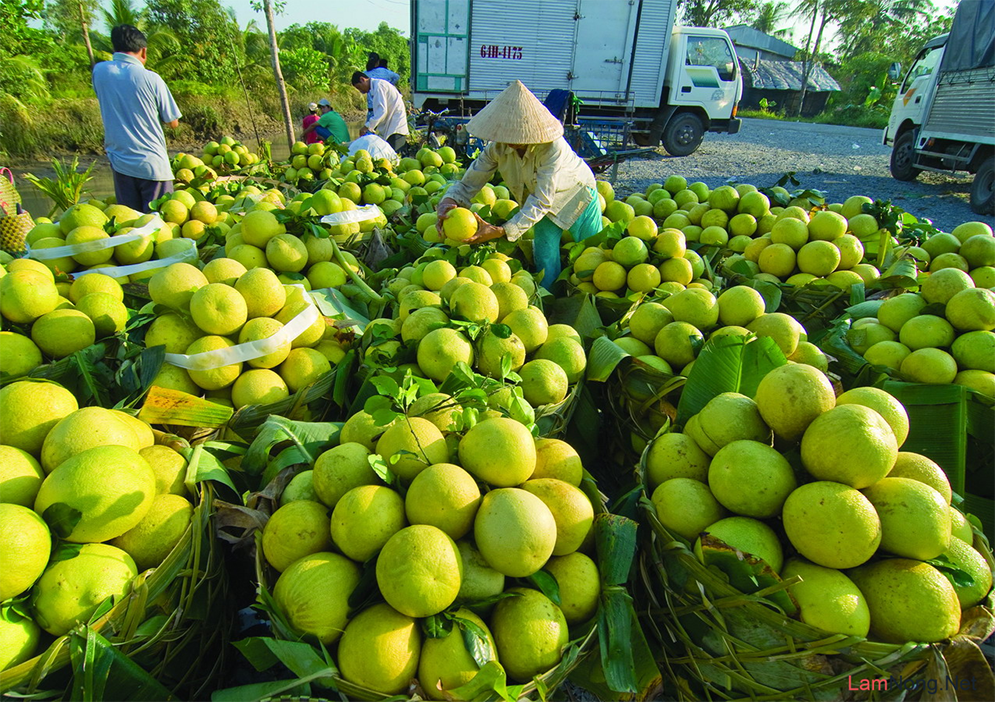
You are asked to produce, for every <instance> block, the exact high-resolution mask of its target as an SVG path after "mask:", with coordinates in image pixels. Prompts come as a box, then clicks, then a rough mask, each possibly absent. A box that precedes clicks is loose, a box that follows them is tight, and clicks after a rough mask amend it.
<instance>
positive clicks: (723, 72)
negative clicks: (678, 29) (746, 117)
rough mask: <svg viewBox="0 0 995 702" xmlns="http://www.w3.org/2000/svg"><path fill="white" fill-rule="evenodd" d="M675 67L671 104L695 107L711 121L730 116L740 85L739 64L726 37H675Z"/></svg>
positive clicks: (673, 46) (686, 35)
mask: <svg viewBox="0 0 995 702" xmlns="http://www.w3.org/2000/svg"><path fill="white" fill-rule="evenodd" d="M671 51H672V52H674V51H679V52H682V53H680V54H678V55H676V56H675V57H674V59H675V61H676V63H677V64H678V65H677V71H675V75H676V77H677V80H676V81H675V83H674V86H673V90H672V94H671V103H672V104H674V105H697V106H699V107H702V108H704V110H705V112H707V113H708V116H709V117H711V118H713V119H727V118H728V117H729V116H730V115H731V114H732V108H733V105H734V104H735V102H736V97H737V96H736V93H737V88H738V85H739V63H738V62H737V61H736V58H735V54H733V49H732V45H731V43H730V41H729V37H728V36H722V35H719V36H716V35H694V34H678V33H675V34H674V38H673V41H672V43H671Z"/></svg>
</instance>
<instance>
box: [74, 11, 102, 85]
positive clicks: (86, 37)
mask: <svg viewBox="0 0 995 702" xmlns="http://www.w3.org/2000/svg"><path fill="white" fill-rule="evenodd" d="M76 7H77V8H79V24H80V27H82V28H83V43H84V44H86V55H87V56H89V57H90V70H91V71H92V70H93V67H94V66H96V65H97V60H96V59H95V58H94V57H93V46H92V45H91V44H90V27H89V26H88V23H87V21H86V14H85V13H84V11H83V3H82V2H77V3H76Z"/></svg>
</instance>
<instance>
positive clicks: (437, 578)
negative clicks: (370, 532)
mask: <svg viewBox="0 0 995 702" xmlns="http://www.w3.org/2000/svg"><path fill="white" fill-rule="evenodd" d="M462 568H463V561H462V559H461V558H460V554H459V550H458V549H457V548H456V543H455V542H454V541H453V540H452V539H451V538H450V537H449V536H448V535H447V534H446V533H445V532H444V531H442V530H441V529H437V528H436V527H434V526H430V525H428V524H415V525H413V526H409V527H405V528H404V529H401V530H400V531H398V532H397V533H396V534H394V535H393V536H391V537H390V539H388V540H387V543H386V544H384V546H383V549H382V550H381V551H380V555H379V556H377V584H378V585H379V587H380V592H381V594H383V596H384V599H385V600H387V604H389V605H390V606H391V607H393V608H394V609H396V610H397V611H398V612H401V613H402V614H406V615H408V616H409V617H430V616H432V615H433V614H438V613H439V612H441V611H442V610H444V609H445V608H446V607H448V606H449V605H451V604H452V603H453V602H454V601H455V600H456V595H458V594H459V589H460V580H461V579H462Z"/></svg>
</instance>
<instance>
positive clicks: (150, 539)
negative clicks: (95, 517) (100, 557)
mask: <svg viewBox="0 0 995 702" xmlns="http://www.w3.org/2000/svg"><path fill="white" fill-rule="evenodd" d="M192 519H193V505H192V504H190V502H189V501H188V500H187V499H186V498H184V497H180V496H179V495H170V494H165V495H156V496H155V498H154V499H153V500H152V506H151V507H150V508H149V511H148V512H147V513H146V515H145V517H144V518H142V521H140V522H139V523H138V524H137V525H136V526H134V527H133V528H132V529H130V530H128V531H126V532H125V533H124V534H122V535H121V536H119V537H117V538H116V539H113V540H112V541H111V542H110V543H111V545H112V546H117V547H118V548H120V549H121V550H123V551H125V552H126V553H127V554H128V555H129V556H131V557H132V558H133V559H134V560H135V565H136V566H137V567H138V570H139V571H142V570H147V569H149V568H155V567H157V566H159V565H161V564H162V562H163V561H164V560H166V556H168V555H169V554H170V552H171V551H172V550H173V548H174V547H175V546H176V544H178V543H179V542H180V539H182V538H183V536H184V535H185V534H186V532H187V529H188V528H189V527H190V522H191V520H192Z"/></svg>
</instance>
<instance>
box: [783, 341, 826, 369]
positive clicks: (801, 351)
mask: <svg viewBox="0 0 995 702" xmlns="http://www.w3.org/2000/svg"><path fill="white" fill-rule="evenodd" d="M788 360H789V361H794V362H795V363H804V364H805V365H808V366H812V367H813V368H815V369H816V370H818V371H820V372H822V373H827V372H828V371H829V359H828V358H827V357H826V354H824V353H823V352H822V349H820V348H819V347H818V346H816V345H815V344H812V343H810V342H808V341H799V342H798V348H796V349H795V352H794V353H793V354H791V356H790V357H789V359H788Z"/></svg>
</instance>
